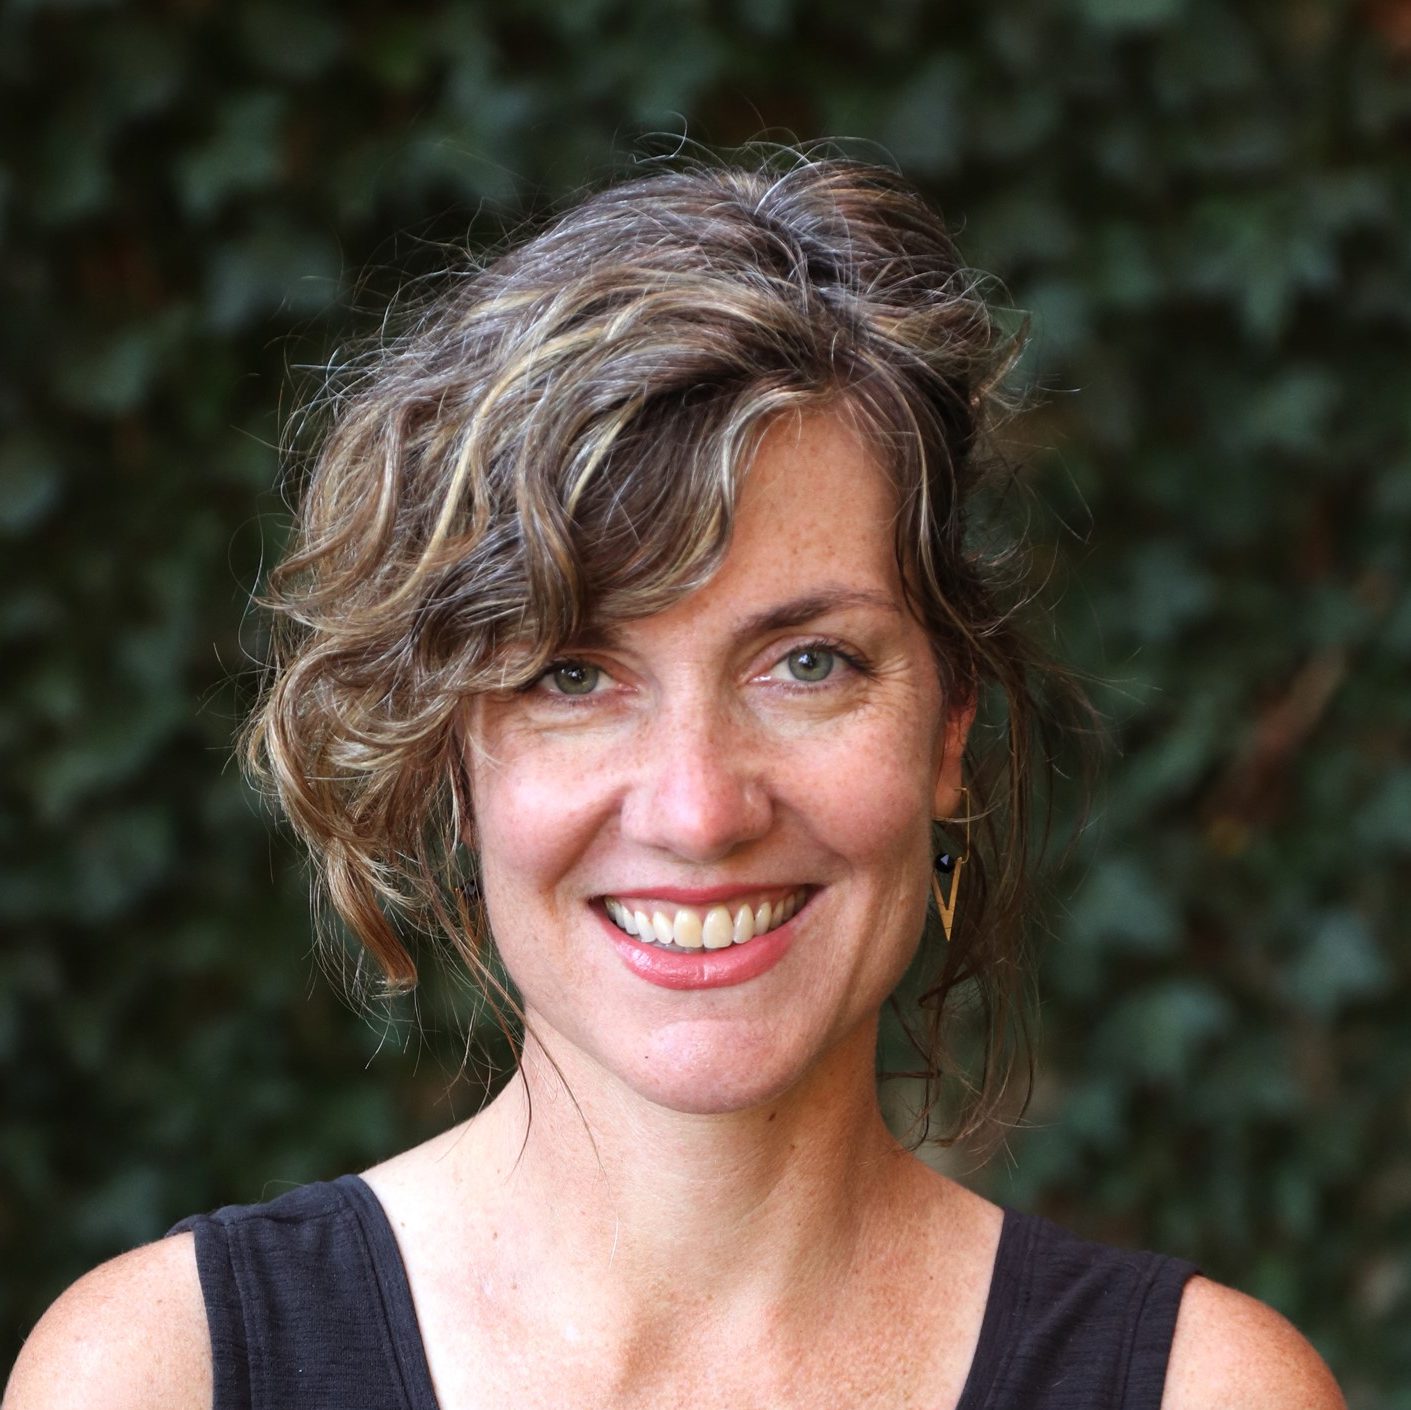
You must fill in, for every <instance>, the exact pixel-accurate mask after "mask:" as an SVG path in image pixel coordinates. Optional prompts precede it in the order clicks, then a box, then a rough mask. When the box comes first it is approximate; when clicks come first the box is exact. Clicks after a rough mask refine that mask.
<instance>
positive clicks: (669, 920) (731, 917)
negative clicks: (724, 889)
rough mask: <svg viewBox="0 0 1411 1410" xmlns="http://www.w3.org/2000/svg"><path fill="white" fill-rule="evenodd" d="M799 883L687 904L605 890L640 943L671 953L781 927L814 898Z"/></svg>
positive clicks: (614, 918) (615, 917) (721, 945)
mask: <svg viewBox="0 0 1411 1410" xmlns="http://www.w3.org/2000/svg"><path fill="white" fill-rule="evenodd" d="M808 893H809V888H808V887H806V886H796V887H792V888H779V887H776V888H774V889H773V890H768V891H759V892H756V893H753V894H749V895H740V896H738V897H736V898H733V899H732V900H730V901H722V902H717V903H716V904H715V905H710V906H688V905H681V904H680V903H678V902H675V901H668V900H664V899H662V898H659V897H652V896H626V895H624V896H604V897H602V898H601V899H602V906H603V909H604V911H605V912H606V913H607V917H608V919H609V920H610V921H611V922H612V923H613V925H615V926H616V927H617V928H618V929H619V930H620V931H622V932H623V934H625V935H630V936H632V937H633V938H634V939H635V940H636V941H637V942H638V943H639V944H642V945H649V946H651V947H652V948H653V949H659V950H663V951H666V952H668V953H672V952H674V953H676V954H690V953H692V952H694V951H700V950H726V949H729V948H731V947H732V946H736V945H748V944H750V942H751V941H753V940H755V939H757V938H760V937H762V936H765V935H768V934H769V933H770V932H771V931H773V930H777V929H778V928H779V927H780V926H781V925H784V924H785V923H786V922H788V921H789V920H791V919H793V917H794V916H795V915H796V914H797V912H798V910H799V908H800V907H801V906H803V905H804V904H805V902H806V901H807V900H808Z"/></svg>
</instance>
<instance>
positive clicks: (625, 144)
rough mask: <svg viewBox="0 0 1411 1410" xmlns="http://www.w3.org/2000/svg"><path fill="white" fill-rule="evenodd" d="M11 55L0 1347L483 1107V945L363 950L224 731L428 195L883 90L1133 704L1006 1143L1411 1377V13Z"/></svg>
mask: <svg viewBox="0 0 1411 1410" xmlns="http://www.w3.org/2000/svg"><path fill="white" fill-rule="evenodd" d="M0 85H3V93H0V141H3V144H4V156H3V168H0V242H3V243H0V348H2V349H3V359H4V364H3V376H0V416H3V430H0V564H2V565H3V599H2V600H0V652H3V655H2V656H0V660H3V662H4V665H3V679H4V691H3V703H2V704H0V760H3V765H2V770H3V771H2V773H0V796H3V800H4V805H3V814H0V842H3V846H0V857H3V861H2V862H0V866H2V867H3V872H2V873H0V935H3V939H0V1077H2V1078H3V1092H4V1098H3V1125H2V1126H0V1283H2V1284H3V1296H2V1297H0V1365H3V1364H5V1363H6V1362H7V1361H8V1359H9V1358H10V1357H11V1356H12V1355H13V1353H14V1352H15V1351H16V1349H17V1347H18V1344H19V1339H20V1337H21V1336H22V1334H23V1333H24V1332H25V1330H26V1329H27V1328H28V1327H29V1326H30V1325H31V1324H32V1322H33V1319H34V1318H35V1317H36V1316H37V1315H38V1312H39V1310H40V1309H41V1307H42V1306H43V1305H44V1304H45V1303H46V1302H47V1301H48V1300H49V1299H51V1298H52V1297H53V1296H54V1295H55V1294H56V1293H57V1292H58V1291H59V1289H60V1288H61V1287H62V1286H63V1285H64V1284H65V1283H66V1282H67V1281H68V1280H70V1279H71V1278H72V1277H74V1276H75V1275H76V1274H77V1273H78V1272H80V1271H81V1270H82V1269H83V1268H84V1267H85V1266H87V1265H90V1264H92V1263H93V1262H95V1261H97V1260H99V1259H101V1258H103V1257H105V1256H108V1255H110V1254H112V1253H115V1252H117V1251H119V1250H121V1249H123V1248H126V1247H129V1246H131V1245H132V1244H134V1243H136V1242H138V1241H141V1240H144V1239H148V1238H151V1237H154V1236H156V1235H157V1234H159V1233H160V1232H161V1231H162V1230H163V1229H164V1228H165V1227H166V1226H167V1225H168V1224H169V1223H171V1222H172V1221H173V1220H175V1219H176V1218H178V1217H179V1216H181V1215H182V1214H185V1213H187V1212H190V1211H192V1210H196V1209H201V1208H205V1207H209V1206H212V1205H215V1204H218V1203H221V1202H225V1201H231V1200H249V1199H258V1198H260V1197H262V1196H265V1195H268V1194H269V1193H272V1192H273V1191H274V1190H276V1189H278V1188H280V1187H281V1186H282V1184H283V1183H285V1182H292V1181H299V1180H304V1179H308V1178H313V1177H319V1176H327V1175H332V1174H335V1173H338V1172H340V1171H342V1170H344V1169H347V1168H350V1167H356V1166H358V1165H360V1164H365V1163H368V1162H370V1161H372V1160H373V1159H375V1158H376V1157H378V1156H380V1155H382V1154H384V1153H386V1152H388V1151H391V1150H393V1149H396V1148H397V1147H399V1146H402V1145H404V1144H407V1143H409V1142H411V1141H412V1140H414V1139H416V1138H417V1137H418V1136H419V1135H421V1134H423V1133H425V1132H428V1131H430V1130H432V1129H434V1128H435V1127H437V1126H439V1125H441V1124H443V1123H446V1122H449V1121H450V1120H452V1119H454V1118H455V1117H458V1116H461V1115H465V1114H467V1113H468V1112H469V1111H470V1110H472V1109H473V1107H474V1105H475V1101H476V1098H475V1091H474V1085H473V1083H468V1082H464V1081H462V1082H460V1083H458V1084H453V1083H452V1078H453V1077H454V1073H455V1068H456V1064H457V1060H458V1048H457V1044H456V1040H455V1037H454V1031H453V1029H454V1024H453V1022H452V1021H451V1020H452V1013H451V1011H452V1010H453V1009H464V1008H465V1001H464V999H463V998H462V997H457V995H456V993H455V987H454V986H453V985H448V984H446V983H444V982H442V983H433V984H431V985H430V986H429V992H428V994H427V996H426V998H425V1000H424V1002H423V1004H422V1017H423V1021H424V1030H425V1031H424V1036H423V1035H421V1034H419V1032H418V1030H417V1029H416V1028H415V1027H414V1026H413V1023H412V1017H413V1015H412V1011H411V1008H410V1007H404V1008H403V1009H400V1010H398V1011H397V1012H396V1013H395V1014H393V1015H392V1016H391V1018H390V1020H389V1021H388V1022H387V1023H385V1024H383V1023H379V1022H376V1021H374V1022H368V1021H366V1020H361V1019H359V1018H358V1017H356V1016H355V1015H354V1014H353V1013H352V1012H351V1011H349V1010H348V1009H347V1008H345V1007H343V1006H341V1005H340V1004H339V1002H338V1001H337V999H336V998H335V997H333V993H332V990H331V989H330V987H329V986H328V985H326V984H325V983H324V982H323V981H322V979H321V978H320V977H319V976H318V975H317V973H316V966H315V965H314V962H313V961H312V959H311V957H310V942H309V926H308V921H307V914H306V908H305V900H304V886H305V879H304V875H303V873H302V871H301V868H300V865H299V863H298V862H297V860H295V859H294V858H293V856H292V854H291V852H290V850H289V849H288V848H287V847H286V845H285V844H284V843H283V842H282V841H280V840H278V839H277V838H275V837H272V834H271V831H270V829H269V828H268V826H267V825H266V822H265V821H264V820H262V818H261V815H260V813H259V810H258V808H257V807H256V806H255V805H254V803H253V802H252V800H251V798H250V797H249V796H248V794H247V793H246V791H245V789H244V787H243V785H242V784H241V782H240V780H239V777H238V774H237V771H236V770H235V769H234V767H233V766H232V765H231V763H230V758H229V755H230V749H229V739H230V735H231V732H232V729H233V727H234V724H235V721H236V718H237V716H238V713H239V710H240V708H241V706H242V704H243V703H244V702H246V701H248V692H249V677H248V672H249V661H248V658H247V655H246V653H247V652H250V651H255V652H258V650H259V629H258V627H257V626H256V625H255V624H253V623H251V622H250V620H249V618H248V609H247V599H248V591H249V588H250V586H251V585H252V583H253V582H254V581H255V579H256V577H257V575H258V571H259V566H260V563H261V561H262V559H263V560H266V561H267V560H268V559H269V558H270V557H271V556H273V555H274V554H275V553H277V551H278V548H279V544H280V541H281V535H282V533H283V531H284V524H285V519H284V515H283V512H282V509H281V506H280V502H279V500H278V498H277V496H276V495H275V494H274V493H272V486H273V485H274V483H275V479H276V456H275V453H274V451H273V449H272V444H273V443H274V442H275V441H276V439H277V438H278V436H279V434H280V427H281V425H282V424H283V423H284V421H285V420H286V419H287V417H288V414H289V412H290V410H291V408H292V407H293V406H294V405H295V404H296V402H295V399H296V398H297V396H298V395H299V394H300V393H299V391H298V388H299V386H300V374H299V373H298V372H297V371H296V370H295V369H296V366H297V365H300V364H317V363H319V362H321V361H325V360H327V359H329V358H330V357H333V356H334V355H335V353H336V349H337V347H338V346H339V345H340V343H341V342H343V341H345V340H346V339H348V338H349V337H351V336H354V335H357V334H361V333H366V332H367V331H368V330H369V329H370V328H371V327H372V326H373V324H374V321H375V319H376V317H377V314H378V311H379V309H380V307H381V305H382V304H383V302H384V301H385V299H386V297H387V295H388V294H389V293H391V292H392V291H393V290H394V289H395V287H396V286H397V283H398V280H399V278H401V277H404V276H409V275H415V274H417V273H425V272H427V271H429V270H432V269H435V268H437V267H438V266H440V265H443V264H445V263H446V261H447V256H446V255H445V253H444V252H443V251H441V250H439V249H438V248H437V245H436V243H435V242H437V241H441V240H458V239H462V238H465V237H467V236H469V237H470V238H472V239H474V240H479V239H483V238H485V237H487V236H490V235H494V234H497V233H499V232H501V231H503V230H504V229H505V228H506V227H507V226H508V225H511V224H513V223H514V222H515V221H516V220H518V219H520V218H522V217H523V216H525V215H526V214H532V213H534V212H536V211H542V210H543V209H544V208H545V207H546V205H547V204H548V203H550V202H552V201H553V200H556V199H558V198H560V197H561V195H562V193H563V192H564V191H565V190H567V189H568V188H569V187H570V186H573V185H576V184H578V183H581V182H583V181H584V180H588V179H593V178H596V177H598V176H601V175H602V174H603V173H605V172H606V171H608V170H610V169H612V168H613V167H614V165H615V164H620V161H621V156H622V154H623V153H624V152H630V151H632V150H641V149H642V141H643V138H644V134H648V133H651V132H665V133H668V134H671V133H679V132H680V131H681V130H682V129H683V127H684V129H685V131H686V132H687V133H688V134H689V135H690V136H691V137H692V138H694V139H698V140H701V141H704V142H708V143H715V144H728V143H734V142H738V141H740V140H743V139H746V138H749V137H752V136H756V135H759V134H761V133H771V134H774V135H780V134H785V133H789V132H792V133H794V134H797V135H799V136H801V137H813V136H819V135H825V134H849V135H854V136H857V137H860V138H864V139H867V140H869V141H871V142H874V143H876V144H878V148H877V150H878V151H879V152H880V151H885V152H888V153H890V154H892V156H893V157H894V158H895V160H896V161H897V162H898V163H899V164H900V165H901V166H902V168H903V169H904V170H906V171H907V172H908V173H909V174H911V175H912V176H913V177H914V178H915V179H917V180H919V181H920V182H922V183H923V184H924V185H925V186H926V187H927V189H928V190H929V191H931V192H932V193H933V194H934V195H935V197H936V198H937V199H938V200H939V202H940V203H941V204H942V206H943V208H944V209H945V210H946V211H947V212H948V213H949V214H950V215H951V216H952V217H953V219H954V220H955V222H956V223H957V224H958V225H959V226H961V227H962V237H961V242H962V245H963V248H964V250H965V252H966V254H967V256H968V258H969V259H970V260H971V261H972V262H974V263H977V264H979V265H981V266H982V267H985V268H989V269H992V270H994V271H996V272H997V273H998V274H999V275H1001V276H1002V278H1003V279H1004V280H1005V282H1006V284H1007V286H1008V289H1009V290H1010V298H1011V299H1012V301H1013V303H1014V304H1015V305H1016V306H1019V307H1022V308H1025V309H1028V310H1031V311H1032V312H1033V315H1034V338H1033V342H1032V346H1031V348H1030V351H1029V353H1028V355H1027V356H1026V359H1025V363H1024V366H1023V369H1022V370H1023V374H1024V376H1025V377H1026V378H1027V379H1028V380H1029V381H1030V382H1031V383H1032V384H1033V385H1035V386H1036V387H1038V388H1041V389H1043V391H1044V397H1043V399H1042V402H1041V404H1040V405H1039V406H1038V407H1037V409H1036V410H1034V411H1033V412H1032V413H1030V414H1029V415H1027V416H1026V417H1025V418H1024V419H1023V420H1021V421H1020V422H1019V423H1018V424H1017V425H1015V426H1014V427H1013V428H1012V429H1013V436H1014V439H1015V441H1016V443H1017V445H1018V446H1019V447H1020V449H1021V450H1022V452H1023V454H1024V455H1025V456H1026V458H1027V462H1028V466H1029V469H1028V471H1027V472H1026V474H1025V477H1024V480H1025V484H1026V485H1031V486H1032V487H1033V490H1034V493H1035V496H1036V501H1037V504H1038V505H1039V506H1041V507H1040V508H1039V510H1038V518H1037V526H1038V531H1039V537H1040V540H1041V543H1042V544H1049V545H1052V546H1053V548H1054V549H1055V550H1056V554H1055V556H1056V559H1057V561H1058V562H1059V563H1060V564H1061V567H1059V568H1058V569H1057V572H1056V576H1054V578H1053V581H1052V589H1053V592H1052V595H1057V596H1060V597H1061V604H1060V606H1059V607H1058V609H1057V610H1056V612H1055V613H1054V620H1055V622H1056V624H1057V630H1058V634H1059V639H1060V641H1061V649H1062V650H1063V651H1064V652H1066V653H1067V654H1068V655H1069V657H1070V658H1071V659H1073V660H1074V661H1076V662H1077V664H1078V665H1079V666H1080V667H1081V668H1082V669H1084V670H1085V671H1087V672H1089V673H1091V674H1092V675H1093V676H1094V677H1096V678H1097V680H1098V682H1099V684H1098V685H1097V686H1096V689H1095V693H1096V695H1097V698H1098V701H1099V703H1100V705H1101V707H1102V709H1103V711H1104V713H1105V714H1106V716H1107V717H1108V719H1109V720H1110V721H1111V725H1112V733H1113V736H1114V739H1115V741H1116V742H1117V745H1118V747H1119V751H1120V757H1114V758H1113V760H1112V763H1111V767H1110V768H1109V770H1108V782H1107V784H1106V786H1105V787H1104V789H1103V791H1102V793H1101V796H1100V800H1099V805H1098V808H1097V815H1096V821H1095V823H1094V825H1093V826H1092V827H1091V828H1090V829H1089V830H1088V832H1087V833H1085V835H1084V838H1083V841H1082V844H1081V846H1080V848H1079V852H1078V857H1077V860H1076V864H1075V865H1074V866H1073V867H1071V868H1070V869H1069V870H1068V871H1067V872H1066V873H1065V874H1064V875H1063V877H1062V878H1060V882H1059V885H1058V886H1057V888H1056V890H1057V896H1058V903H1057V904H1056V905H1055V906H1054V908H1053V909H1052V911H1051V929H1052V932H1053V933H1052V936H1051V937H1050V939H1049V942H1048V945H1047V953H1046V957H1045V960H1044V964H1043V971H1042V975H1041V981H1042V991H1043V994H1044V999H1045V1002H1044V1041H1043V1045H1042V1051H1041V1059H1042V1078H1041V1082H1040V1085H1039V1089H1038V1093H1037V1098H1036V1101H1035V1103H1034V1106H1033V1107H1032V1109H1031V1112H1030V1123H1031V1125H1030V1129H1027V1130H1024V1131H1020V1132H1017V1133H1015V1134H1014V1135H1013V1136H1012V1138H1011V1139H1010V1141H1009V1143H1008V1147H1007V1154H1005V1155H1002V1156H1000V1157H999V1158H997V1159H996V1160H995V1161H994V1162H993V1163H992V1164H991V1166H990V1167H989V1168H988V1169H987V1170H986V1171H984V1172H981V1173H979V1174H977V1175H975V1176H974V1179H975V1180H976V1182H977V1183H978V1184H980V1185H981V1186H982V1187H983V1188H985V1189H986V1190H988V1191H989V1192H990V1193H992V1194H995V1195H996V1196H997V1197H999V1198H1003V1199H1006V1200H1010V1201H1015V1202H1019V1203H1021V1204H1024V1205H1026V1206H1028V1207H1031V1208H1037V1209H1041V1210H1043V1211H1044V1212H1047V1213H1049V1214H1051V1215H1054V1216H1055V1217H1058V1218H1060V1219H1062V1220H1064V1221H1066V1222H1068V1223H1070V1224H1072V1225H1075V1226H1077V1227H1078V1228H1080V1229H1082V1230H1083V1231H1085V1232H1088V1233H1090V1234H1094V1235H1096V1236H1099V1237H1104V1238H1108V1239H1113V1240H1120V1241H1130V1242H1133V1243H1140V1244H1145V1245H1148V1246H1154V1247H1158V1248H1161V1249H1164V1250H1167V1251H1170V1252H1173V1253H1179V1254H1182V1255H1185V1256H1187V1257H1190V1258H1193V1259H1195V1260H1197V1261H1198V1262H1200V1263H1201V1264H1202V1266H1203V1267H1204V1268H1205V1269H1206V1270H1207V1271H1208V1272H1209V1273H1211V1274H1212V1275H1214V1276H1216V1277H1219V1278H1221V1279H1224V1280H1226V1281H1229V1282H1232V1283H1234V1284H1236V1285H1238V1286H1240V1287H1242V1288H1244V1289H1246V1290H1248V1291H1250V1292H1253V1293H1255V1294H1257V1295H1258V1296H1260V1297H1263V1298H1265V1299H1267V1300H1268V1301H1270V1302H1272V1303H1273V1304H1274V1305H1275V1306H1277V1307H1279V1308H1281V1309H1282V1310H1284V1311H1285V1312H1286V1313H1288V1314H1289V1315H1290V1316H1291V1317H1292V1318H1294V1320H1295V1321H1296V1322H1297V1323H1298V1324H1299V1325H1300V1326H1301V1327H1303V1328H1304V1329H1305V1330H1306V1331H1307V1333H1308V1334H1309V1335H1310V1336H1311V1337H1312V1339H1313V1340H1314V1342H1315V1343H1316V1344H1317V1345H1318V1347H1319V1348H1320V1349H1321V1350H1322V1351H1323V1353H1324V1354H1325V1356H1326V1357H1327V1358H1328V1360H1329V1361H1330V1362H1331V1364H1332V1365H1333V1367H1334V1369H1335V1370H1336V1372H1337V1373H1338V1375H1339V1377H1340V1378H1341V1379H1342V1381H1343V1383H1344V1385H1345V1386H1346V1388H1347V1390H1348V1393H1349V1396H1350V1398H1351V1400H1352V1403H1353V1405H1354V1406H1355V1407H1372V1406H1376V1407H1394V1406H1401V1407H1411V1141H1408V1127H1411V1038H1409V1037H1408V1023H1411V1019H1408V1000H1411V962H1409V961H1408V946H1407V943H1406V937H1407V930H1408V926H1407V922H1406V920H1405V915H1406V912H1407V910H1408V907H1409V906H1411V887H1408V885H1407V881H1406V873H1407V863H1408V856H1411V748H1409V747H1408V729H1407V726H1408V720H1411V688H1409V687H1411V673H1409V672H1408V667H1411V586H1408V579H1407V563H1408V557H1409V556H1411V453H1408V439H1411V438H1408V434H1407V432H1408V429H1411V425H1409V424H1408V423H1411V395H1408V368H1407V351H1408V338H1407V331H1408V323H1411V278H1409V277H1408V276H1409V275H1411V178H1408V160H1407V153H1408V138H1411V7H1408V6H1407V5H1406V4H1404V3H1399V2H1398V3H1393V0H1384V3H1380V4H1363V5H1358V6H1351V5H1337V4H1332V3H1323V2H1322V0H1279V2H1278V3H1269V4H1260V3H1248V4H1235V3H1226V4H1217V3H1208V2H1207V0H957V2H956V3H945V0H927V3H921V0H869V2H868V3H867V4H864V5H859V4H857V3H855V0H848V3H840V2H839V0H811V3H807V4H805V3H803V0H736V3H716V4H706V3H687V2H686V0H658V3H650V4H649V3H646V0H639V2H638V3H632V4H624V3H621V2H620V0H573V3H568V0H537V2H536V0H500V2H499V3H496V4H494V5H491V4H490V3H484V2H482V3H462V4H458V5H453V4H450V3H422V4H399V5H397V6H395V7H394V6H391V5H384V6H378V5H374V4H366V3H364V4H359V3H352V4H338V5H335V4H332V3H318V2H317V0H267V3H254V2H253V0H252V2H251V3H238V0H235V2H233V3H225V4H215V3H208V0H170V3H166V4H157V3H148V4H129V5H119V4H82V3H75V2H74V0H68V3H47V4H46V3H41V0H10V3H9V4H8V5H7V6H6V7H5V8H4V10H3V14H0ZM670 145H671V142H670V139H669V138H667V139H657V140H655V141H650V140H649V141H648V146H649V147H651V148H652V149H654V150H659V149H660V148H661V147H663V146H666V147H669V146H670ZM1048 556H1049V550H1048V549H1047V548H1044V549H1042V550H1041V554H1040V562H1039V564H1038V567H1039V569H1040V571H1041V572H1042V571H1046V562H1047V558H1048ZM374 1053H375V1054H376V1056H375V1058H374V1056H373V1055H374ZM1011 1157H1012V1158H1011Z"/></svg>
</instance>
